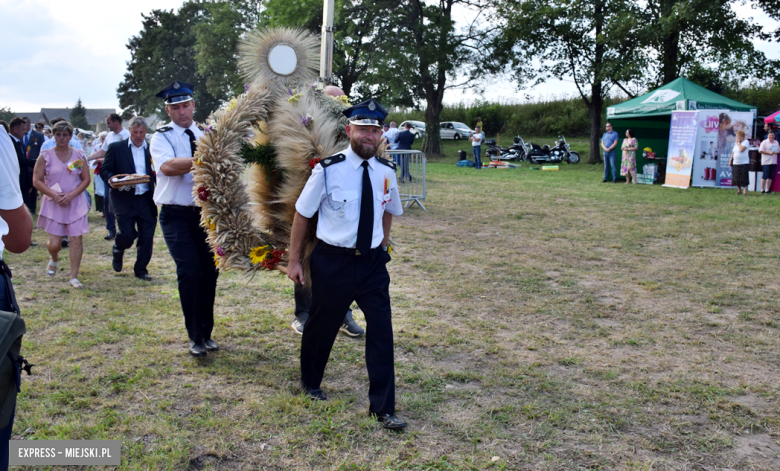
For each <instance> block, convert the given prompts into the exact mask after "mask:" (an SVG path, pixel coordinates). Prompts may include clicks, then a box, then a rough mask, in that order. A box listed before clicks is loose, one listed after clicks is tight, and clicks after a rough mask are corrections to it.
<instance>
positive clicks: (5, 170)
mask: <svg viewBox="0 0 780 471" xmlns="http://www.w3.org/2000/svg"><path fill="white" fill-rule="evenodd" d="M9 137H13V136H11V135H9V134H8V133H6V132H5V128H4V127H2V126H0V209H3V210H6V211H7V210H12V209H16V208H19V207H20V206H22V204H23V201H22V190H20V189H19V160H18V159H17V158H16V149H14V145H13V144H12V143H11V139H9ZM17 140H18V139H17ZM8 230H9V228H8V223H7V222H5V221H4V220H3V218H2V217H0V260H2V259H3V250H4V249H5V244H4V243H3V236H4V235H6V234H8Z"/></svg>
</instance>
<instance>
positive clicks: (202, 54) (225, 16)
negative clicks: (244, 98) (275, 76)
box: [194, 0, 262, 100]
mask: <svg viewBox="0 0 780 471" xmlns="http://www.w3.org/2000/svg"><path fill="white" fill-rule="evenodd" d="M261 3H262V2H261V1H259V0H244V1H241V0H233V1H230V2H211V3H206V4H205V8H206V10H207V12H208V14H207V15H205V17H204V19H203V21H201V22H200V23H198V24H197V25H195V26H194V32H195V38H196V42H195V51H196V54H195V61H196V62H197V65H198V74H199V75H200V76H201V77H203V78H204V79H205V81H206V90H207V91H208V92H209V93H210V94H211V95H212V96H214V97H218V98H220V99H222V100H225V99H227V98H230V97H231V96H235V95H237V94H239V93H242V92H243V91H244V80H243V78H242V77H241V73H240V72H239V70H238V54H237V49H238V41H239V39H240V38H241V36H243V35H244V34H245V33H246V32H247V31H249V30H251V29H253V28H255V27H256V26H257V24H258V22H259V20H260V5H261Z"/></svg>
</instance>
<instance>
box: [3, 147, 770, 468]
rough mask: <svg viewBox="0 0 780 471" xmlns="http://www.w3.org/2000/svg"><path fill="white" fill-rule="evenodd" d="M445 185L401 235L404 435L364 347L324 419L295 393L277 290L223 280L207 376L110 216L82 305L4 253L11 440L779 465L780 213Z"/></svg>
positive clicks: (628, 196)
mask: <svg viewBox="0 0 780 471" xmlns="http://www.w3.org/2000/svg"><path fill="white" fill-rule="evenodd" d="M429 178H430V182H429V199H428V201H427V204H426V206H427V207H428V211H427V212H423V211H421V210H420V209H419V208H415V209H412V210H409V211H407V212H406V214H405V215H403V216H402V217H399V218H397V219H396V223H395V224H394V228H393V229H394V238H395V241H396V248H397V253H396V255H395V258H394V261H393V262H392V263H391V265H390V271H391V277H392V280H393V281H392V284H391V296H392V300H393V311H394V325H395V331H396V365H397V367H396V374H397V394H398V409H399V415H401V416H402V417H404V418H406V419H408V421H409V422H410V428H409V429H408V431H407V432H405V433H402V434H396V433H388V432H386V431H384V430H382V429H381V428H380V427H379V426H378V425H377V424H376V423H374V422H373V421H371V420H369V419H368V418H367V417H366V411H367V406H368V403H367V397H366V395H367V383H368V381H367V375H366V371H365V367H364V357H363V345H364V341H363V340H353V339H349V338H347V337H339V339H338V340H337V343H336V346H335V348H334V352H333V355H332V357H331V361H330V363H329V366H328V370H327V372H326V379H325V383H324V385H323V388H324V389H325V390H326V392H327V393H328V394H329V397H330V400H329V401H327V402H324V403H310V402H308V401H307V400H305V399H303V398H302V397H301V396H300V395H299V394H298V390H297V389H296V385H297V384H298V380H299V372H298V353H299V342H300V337H298V336H296V335H294V334H293V333H292V331H291V330H290V329H289V322H290V321H291V318H292V313H293V297H292V286H291V284H290V283H289V281H287V280H286V278H284V277H283V276H282V275H280V274H277V273H270V274H262V275H259V276H257V277H255V278H254V279H251V280H247V279H244V278H242V277H240V276H238V275H235V274H229V273H228V274H222V275H221V276H220V280H219V287H218V294H217V313H218V314H217V325H216V329H215V337H216V338H217V340H218V341H219V342H220V344H221V347H222V349H221V351H220V352H219V353H217V354H210V355H209V356H208V357H207V358H206V359H205V360H195V359H192V358H190V357H189V355H187V353H186V334H185V331H184V327H183V322H182V319H181V314H180V308H179V301H178V299H177V298H178V293H177V291H176V280H175V274H174V266H173V263H172V261H171V259H170V257H169V255H168V253H167V250H166V247H165V245H164V242H163V240H162V237H161V234H160V233H159V228H158V234H157V237H156V240H155V242H156V245H155V255H154V259H153V261H152V264H151V266H150V273H151V274H152V275H153V276H155V281H154V282H153V283H151V284H147V283H144V282H141V281H138V280H136V279H135V278H133V277H132V275H131V272H130V273H128V270H129V267H130V263H131V262H132V261H133V259H134V256H133V255H132V253H131V252H128V256H127V257H126V261H125V267H126V268H125V272H124V273H122V274H114V273H113V272H112V271H111V268H110V243H108V242H105V241H103V240H102V236H103V235H104V231H102V229H100V228H99V227H98V226H99V225H100V224H101V223H102V220H99V219H93V220H91V224H92V228H93V232H92V233H91V234H90V235H89V236H88V237H87V240H86V244H85V245H86V255H85V258H84V269H83V274H82V276H81V277H80V278H81V279H82V281H83V282H84V283H85V284H86V285H87V286H88V289H87V290H84V291H76V290H72V289H69V288H68V287H67V284H66V280H65V278H66V276H67V273H66V272H62V271H61V272H60V273H59V274H58V276H57V278H56V279H55V280H53V281H52V280H49V279H48V278H47V277H46V276H45V273H44V271H45V263H46V259H47V257H46V255H45V250H44V249H43V247H42V246H38V247H36V248H32V249H30V250H29V251H28V252H27V253H25V254H24V255H21V256H14V255H10V254H7V256H6V258H7V259H8V261H9V263H10V265H11V267H12V268H13V269H14V270H15V277H14V282H15V285H16V288H17V292H18V293H19V297H20V300H21V304H22V307H23V309H24V315H25V318H26V320H27V323H28V334H27V336H26V337H25V344H24V351H25V354H26V355H27V356H28V357H29V358H30V359H31V360H32V361H33V362H34V363H36V364H38V365H39V366H37V367H36V368H35V374H34V376H31V377H26V376H25V378H24V379H25V381H24V386H23V393H22V394H21V395H20V401H19V406H18V410H17V419H16V424H15V430H14V435H15V438H26V439H53V438H61V439H65V438H68V439H120V440H122V443H123V448H122V452H123V456H122V463H123V465H122V466H121V468H122V469H197V470H200V469H219V470H228V469H230V470H233V469H350V470H351V469H366V470H368V469H372V470H373V469H419V470H456V469H457V470H460V469H522V470H570V469H620V470H649V469H654V470H662V469H675V470H678V469H679V470H683V469H685V470H687V469H690V470H718V469H728V468H732V469H757V470H758V469H767V470H768V469H778V468H780V455H778V453H780V446H778V444H777V440H778V438H780V432H778V412H780V408H779V407H778V386H777V384H778V379H779V378H778V377H779V374H778V368H777V367H778V363H779V361H780V357H778V346H779V344H780V342H778V328H779V327H780V314H778V309H777V299H778V295H779V294H780V291H779V290H778V284H777V282H776V281H775V280H776V273H777V265H778V261H779V260H780V256H778V250H777V241H778V229H777V224H776V222H775V220H776V215H777V209H778V201H780V200H778V196H777V195H769V196H761V195H749V196H748V197H747V198H736V197H734V196H733V195H732V192H731V191H721V190H697V189H691V190H687V191H681V190H674V189H667V188H661V187H658V186H653V187H650V186H625V185H613V184H603V185H602V184H601V183H600V181H601V178H600V169H599V168H594V167H590V166H586V165H580V166H577V167H563V168H562V170H561V171H560V172H557V173H552V172H550V173H547V172H544V173H543V172H535V171H530V170H527V165H526V166H524V168H523V169H521V170H516V171H495V170H493V171H488V170H486V171H483V172H475V171H474V170H472V169H461V168H455V167H454V165H452V159H451V158H450V159H445V160H442V161H440V162H438V163H433V164H431V165H430V166H429ZM34 239H35V240H36V241H37V242H39V243H42V242H43V240H44V235H43V234H42V233H41V232H37V231H36V233H35V234H34ZM66 257H67V255H66ZM66 257H65V258H66ZM64 260H65V259H64ZM64 260H63V261H64ZM62 266H65V267H66V266H67V263H63V264H62ZM356 317H357V319H358V321H359V322H360V323H361V324H363V323H364V322H363V319H362V316H361V315H360V312H359V311H356ZM494 457H498V459H497V461H494Z"/></svg>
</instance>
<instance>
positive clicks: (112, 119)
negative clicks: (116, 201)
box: [87, 113, 130, 240]
mask: <svg viewBox="0 0 780 471" xmlns="http://www.w3.org/2000/svg"><path fill="white" fill-rule="evenodd" d="M106 124H107V125H108V129H109V130H111V132H110V133H108V135H107V136H106V138H105V140H104V141H103V146H102V147H101V148H100V150H99V151H97V152H95V153H94V154H92V155H90V156H89V157H87V161H89V162H92V161H93V160H95V161H97V162H98V163H99V164H102V162H103V158H104V157H105V156H106V152H108V146H110V145H111V144H113V143H115V142H119V141H124V140H125V139H130V131H128V130H127V129H125V128H124V127H122V117H121V116H119V115H118V114H116V113H111V114H110V115H108V116H106ZM105 183H106V182H105V180H104V181H103V184H104V187H105ZM103 214H105V216H106V230H107V231H108V234H106V236H105V237H103V238H104V239H105V240H114V239H115V238H116V217H115V215H114V209H113V208H112V207H111V192H110V191H105V192H104V193H103Z"/></svg>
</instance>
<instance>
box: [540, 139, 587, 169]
mask: <svg viewBox="0 0 780 471" xmlns="http://www.w3.org/2000/svg"><path fill="white" fill-rule="evenodd" d="M558 137H560V139H558V140H557V141H555V144H554V145H553V147H552V149H551V148H550V146H548V145H545V146H544V147H539V146H538V145H536V144H533V143H531V144H530V146H531V150H530V151H529V152H528V160H530V161H531V162H533V163H535V164H557V163H560V162H566V163H569V164H576V163H579V161H580V155H579V154H578V153H577V152H573V151H572V150H571V148H570V147H569V144H568V143H567V142H566V138H565V137H563V136H558Z"/></svg>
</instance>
